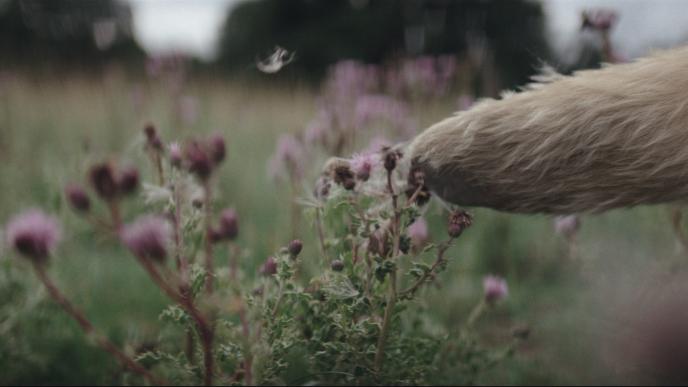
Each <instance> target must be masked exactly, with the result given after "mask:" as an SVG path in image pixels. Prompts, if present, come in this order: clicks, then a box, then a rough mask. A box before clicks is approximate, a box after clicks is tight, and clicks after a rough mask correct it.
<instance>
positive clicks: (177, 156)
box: [168, 142, 183, 168]
mask: <svg viewBox="0 0 688 387" xmlns="http://www.w3.org/2000/svg"><path fill="white" fill-rule="evenodd" d="M168 152H169V155H170V164H172V166H173V167H175V168H179V167H180V166H181V165H182V158H183V154H182V147H181V145H179V143H178V142H173V143H171V144H170V145H169V146H168Z"/></svg>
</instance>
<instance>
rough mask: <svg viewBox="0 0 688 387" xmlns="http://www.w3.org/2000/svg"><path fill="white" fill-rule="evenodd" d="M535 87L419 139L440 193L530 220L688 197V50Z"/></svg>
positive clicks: (420, 160)
mask: <svg viewBox="0 0 688 387" xmlns="http://www.w3.org/2000/svg"><path fill="white" fill-rule="evenodd" d="M536 81H538V83H535V84H532V85H529V86H528V87H526V88H525V90H523V91H522V92H519V93H509V94H506V95H504V96H503V98H502V99H501V100H492V99H489V100H484V101H481V102H479V103H478V104H476V105H475V106H474V107H473V108H472V109H470V110H468V111H465V112H460V113H458V114H456V115H455V116H453V117H451V118H448V119H446V120H444V121H442V122H440V123H438V124H436V125H434V126H432V127H430V128H429V129H427V130H426V131H425V132H423V133H421V134H420V135H419V136H418V137H417V138H415V139H414V140H413V141H412V143H411V144H410V145H409V149H408V152H409V154H410V155H411V157H412V158H413V160H414V162H415V163H416V164H417V165H419V166H421V167H422V168H423V169H424V170H425V171H426V173H427V175H428V178H427V181H428V184H429V185H430V188H431V189H432V190H434V191H435V192H436V193H437V194H438V195H439V196H441V197H443V198H444V199H446V200H448V201H450V202H454V203H457V204H462V205H476V206H486V207H492V208H495V209H498V210H504V211H513V212H524V213H537V212H543V213H579V212H600V211H604V210H608V209H611V208H615V207H629V206H635V205H640V204H652V203H662V202H675V201H683V200H685V199H686V198H688V47H686V48H680V49H675V50H670V51H663V52H659V53H657V54H655V55H653V56H651V57H648V58H644V59H640V60H637V61H635V62H633V63H627V64H617V65H610V66H607V67H604V68H602V69H598V70H586V71H581V72H578V73H576V74H574V75H573V76H558V75H552V74H550V75H547V76H542V77H540V78H536Z"/></svg>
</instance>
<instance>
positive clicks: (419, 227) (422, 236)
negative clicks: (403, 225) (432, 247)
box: [406, 218, 428, 248]
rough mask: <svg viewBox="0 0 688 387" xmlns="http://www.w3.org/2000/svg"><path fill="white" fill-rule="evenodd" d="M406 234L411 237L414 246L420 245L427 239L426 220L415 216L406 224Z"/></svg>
mask: <svg viewBox="0 0 688 387" xmlns="http://www.w3.org/2000/svg"><path fill="white" fill-rule="evenodd" d="M406 234H407V235H408V237H409V238H411V243H412V244H413V247H414V248H419V247H422V246H423V245H425V243H427V241H428V222H426V221H425V219H424V218H417V219H416V221H415V222H413V223H411V225H410V226H408V228H407V229H406Z"/></svg>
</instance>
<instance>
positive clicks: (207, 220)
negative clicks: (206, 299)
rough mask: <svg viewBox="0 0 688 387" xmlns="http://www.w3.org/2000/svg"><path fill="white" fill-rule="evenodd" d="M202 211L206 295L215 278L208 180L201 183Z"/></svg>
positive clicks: (210, 198)
mask: <svg viewBox="0 0 688 387" xmlns="http://www.w3.org/2000/svg"><path fill="white" fill-rule="evenodd" d="M203 190H204V191H205V192H204V196H203V209H204V211H205V216H204V224H205V226H204V229H205V291H206V293H208V294H212V293H213V277H214V276H215V273H214V271H215V269H214V265H213V241H212V231H213V230H212V227H213V226H212V208H211V202H212V195H211V191H210V182H209V180H208V179H206V180H204V182H203Z"/></svg>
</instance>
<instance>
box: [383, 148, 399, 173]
mask: <svg viewBox="0 0 688 387" xmlns="http://www.w3.org/2000/svg"><path fill="white" fill-rule="evenodd" d="M401 156H402V155H401V152H399V151H394V150H391V149H386V150H385V155H384V165H385V169H386V170H387V172H392V171H393V170H394V168H396V167H397V161H399V159H400V158H401Z"/></svg>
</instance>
